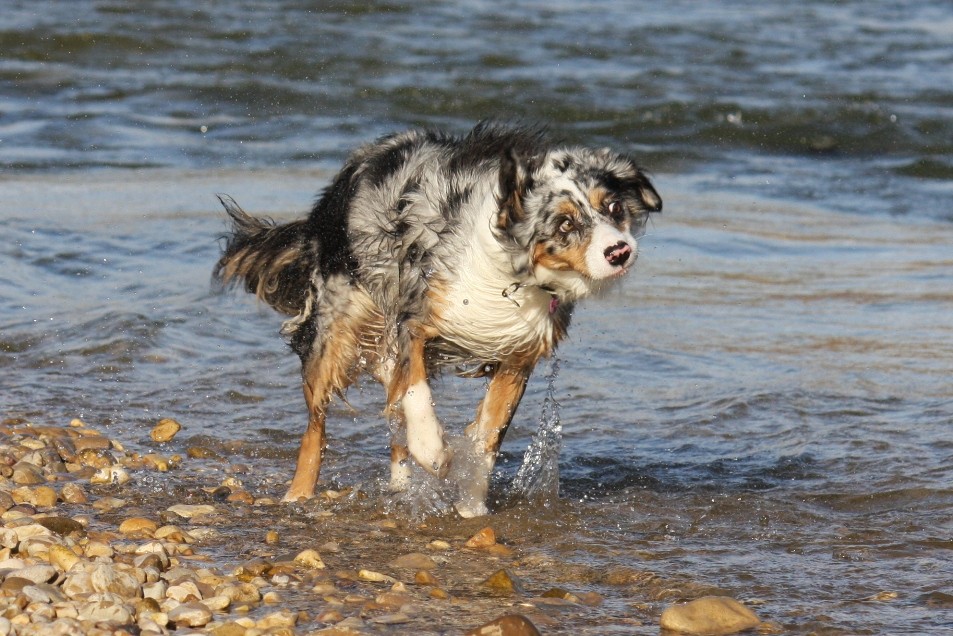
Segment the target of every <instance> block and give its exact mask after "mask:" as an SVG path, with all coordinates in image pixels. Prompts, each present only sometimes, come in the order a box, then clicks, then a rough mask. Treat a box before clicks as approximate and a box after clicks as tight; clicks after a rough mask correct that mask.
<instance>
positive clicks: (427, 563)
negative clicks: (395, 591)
mask: <svg viewBox="0 0 953 636" xmlns="http://www.w3.org/2000/svg"><path fill="white" fill-rule="evenodd" d="M390 566H391V567H392V568H408V569H413V570H433V569H435V568H436V567H437V562H436V561H434V560H433V559H431V558H430V557H429V556H427V555H426V554H422V553H420V552H411V553H409V554H404V555H402V556H399V557H397V558H396V559H394V560H393V561H391V562H390Z"/></svg>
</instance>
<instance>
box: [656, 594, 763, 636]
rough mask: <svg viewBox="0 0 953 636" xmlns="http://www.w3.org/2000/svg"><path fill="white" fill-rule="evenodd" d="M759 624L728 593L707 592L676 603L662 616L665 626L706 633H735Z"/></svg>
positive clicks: (716, 634) (755, 618)
mask: <svg viewBox="0 0 953 636" xmlns="http://www.w3.org/2000/svg"><path fill="white" fill-rule="evenodd" d="M760 624H761V621H760V620H759V619H758V617H757V616H756V615H755V613H754V612H752V611H751V610H750V609H748V608H747V607H745V606H744V605H742V604H741V603H739V602H738V601H736V600H735V599H733V598H730V597H727V596H705V597H703V598H700V599H697V600H694V601H691V602H689V603H684V604H682V605H673V606H671V607H669V608H667V609H666V610H665V611H664V612H662V617H661V626H662V629H668V630H672V631H676V632H681V633H683V634H705V635H707V636H723V635H725V634H735V633H737V632H742V631H744V630H746V629H751V628H753V627H757V626H758V625H760Z"/></svg>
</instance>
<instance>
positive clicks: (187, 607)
mask: <svg viewBox="0 0 953 636" xmlns="http://www.w3.org/2000/svg"><path fill="white" fill-rule="evenodd" d="M169 621H170V622H172V623H175V626H176V627H177V628H178V627H205V626H206V625H208V624H209V623H210V622H211V621H212V612H211V610H209V608H207V607H205V606H204V605H202V604H201V603H198V602H195V603H183V604H181V605H179V606H178V607H176V608H175V609H173V610H172V611H171V612H169Z"/></svg>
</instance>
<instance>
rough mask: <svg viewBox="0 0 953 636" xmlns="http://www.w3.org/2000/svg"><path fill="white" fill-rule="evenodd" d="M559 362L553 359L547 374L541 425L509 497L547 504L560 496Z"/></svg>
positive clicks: (561, 427)
mask: <svg viewBox="0 0 953 636" xmlns="http://www.w3.org/2000/svg"><path fill="white" fill-rule="evenodd" d="M558 375H559V360H558V359H557V358H556V357H555V356H554V357H553V359H552V363H551V364H550V367H549V373H548V374H547V375H546V380H547V388H546V398H545V399H544V400H543V408H542V411H541V413H540V416H539V426H538V427H537V429H536V433H535V434H534V435H533V440H532V441H531V442H530V444H529V446H528V447H527V448H526V453H524V455H523V465H522V466H520V469H519V471H518V472H517V473H516V477H515V478H514V479H513V483H512V485H511V486H510V494H511V495H512V496H515V497H525V498H526V499H529V500H530V501H541V500H542V501H546V500H550V499H553V498H555V497H556V496H557V495H558V494H559V451H560V449H561V448H562V441H563V426H562V423H561V422H560V421H559V402H557V401H556V377H557V376H558Z"/></svg>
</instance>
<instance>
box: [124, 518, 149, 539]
mask: <svg viewBox="0 0 953 636" xmlns="http://www.w3.org/2000/svg"><path fill="white" fill-rule="evenodd" d="M158 529H159V524H158V523H156V522H155V521H153V520H152V519H145V518H143V517H130V518H129V519H126V520H125V521H123V522H122V523H120V524H119V532H120V533H122V534H135V535H146V536H148V537H153V536H155V532H156V530H158Z"/></svg>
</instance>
